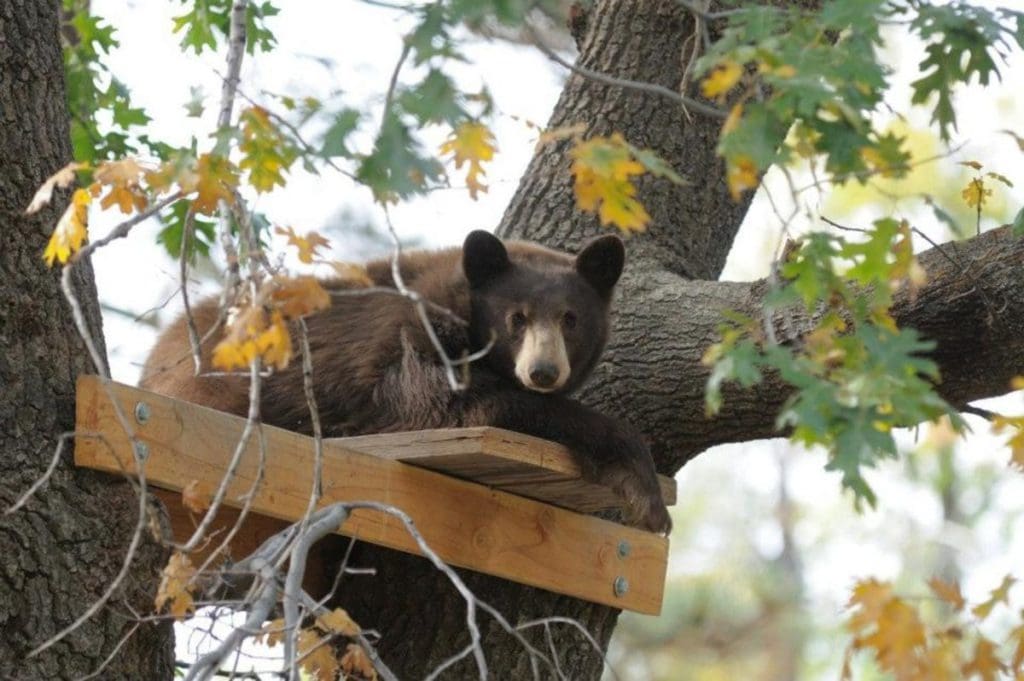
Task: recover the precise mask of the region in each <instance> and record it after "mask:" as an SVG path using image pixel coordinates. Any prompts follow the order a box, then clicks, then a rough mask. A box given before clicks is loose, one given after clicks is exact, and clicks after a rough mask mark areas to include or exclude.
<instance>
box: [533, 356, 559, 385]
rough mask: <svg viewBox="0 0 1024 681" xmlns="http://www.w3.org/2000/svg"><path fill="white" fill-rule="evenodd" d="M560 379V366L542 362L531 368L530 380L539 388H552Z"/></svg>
mask: <svg viewBox="0 0 1024 681" xmlns="http://www.w3.org/2000/svg"><path fill="white" fill-rule="evenodd" d="M557 380H558V367H556V366H555V365H554V364H551V363H550V362H540V363H537V364H534V365H533V366H532V367H531V368H530V382H531V383H533V385H535V386H536V387H538V388H550V387H551V386H553V385H554V384H555V382H556V381H557Z"/></svg>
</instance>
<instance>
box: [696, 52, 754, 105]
mask: <svg viewBox="0 0 1024 681" xmlns="http://www.w3.org/2000/svg"><path fill="white" fill-rule="evenodd" d="M742 77H743V66H741V65H740V64H738V63H736V62H735V61H732V60H731V59H727V60H725V61H724V62H722V63H720V64H718V65H717V66H715V68H714V69H712V70H711V73H709V74H708V75H707V76H706V77H705V78H704V81H703V82H702V83H701V86H700V89H701V93H702V94H703V95H704V96H705V97H707V98H708V99H724V98H725V95H726V94H727V93H728V92H729V90H732V89H733V88H734V87H735V86H736V83H738V82H740V78H742Z"/></svg>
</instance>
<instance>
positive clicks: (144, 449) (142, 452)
mask: <svg viewBox="0 0 1024 681" xmlns="http://www.w3.org/2000/svg"><path fill="white" fill-rule="evenodd" d="M135 457H136V458H137V459H139V460H140V461H145V460H146V459H148V458H149V445H147V444H146V443H145V442H143V441H142V440H136V441H135Z"/></svg>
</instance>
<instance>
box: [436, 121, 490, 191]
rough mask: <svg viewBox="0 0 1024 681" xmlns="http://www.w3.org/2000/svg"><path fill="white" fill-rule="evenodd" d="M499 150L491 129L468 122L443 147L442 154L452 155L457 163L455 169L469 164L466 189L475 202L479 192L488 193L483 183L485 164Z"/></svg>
mask: <svg viewBox="0 0 1024 681" xmlns="http://www.w3.org/2000/svg"><path fill="white" fill-rule="evenodd" d="M497 150H498V148H497V146H495V144H494V135H493V134H492V133H491V131H490V129H489V128H488V127H487V126H486V125H483V124H482V123H475V122H468V123H463V124H462V125H460V126H459V127H457V128H456V129H455V130H454V131H453V132H452V134H451V135H450V136H449V137H448V139H447V140H446V141H445V142H444V144H442V145H441V154H442V155H447V154H451V155H452V158H451V160H453V161H454V162H455V169H456V170H458V169H460V168H462V165H463V164H464V163H469V168H468V169H467V171H466V187H468V188H469V196H470V198H472V199H473V200H474V201H475V200H476V198H477V193H478V192H483V193H487V185H485V184H484V183H483V177H484V176H486V175H487V173H486V172H484V168H483V163H485V162H487V161H490V160H491V159H493V158H494V152H495V151H497Z"/></svg>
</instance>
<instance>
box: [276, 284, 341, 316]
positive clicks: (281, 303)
mask: <svg viewBox="0 0 1024 681" xmlns="http://www.w3.org/2000/svg"><path fill="white" fill-rule="evenodd" d="M270 299H271V300H272V301H273V303H274V306H275V307H276V308H277V309H278V310H280V311H281V313H282V314H283V315H284V316H285V317H286V318H288V319H297V318H299V317H305V316H306V315H308V314H312V313H313V312H316V311H317V310H323V309H325V308H327V307H328V306H330V304H331V297H330V296H329V295H327V291H325V290H324V287H323V286H321V285H320V282H319V281H317V279H316V277H310V276H303V277H292V278H289V277H274V290H273V292H272V293H271V295H270Z"/></svg>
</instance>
